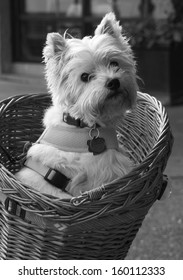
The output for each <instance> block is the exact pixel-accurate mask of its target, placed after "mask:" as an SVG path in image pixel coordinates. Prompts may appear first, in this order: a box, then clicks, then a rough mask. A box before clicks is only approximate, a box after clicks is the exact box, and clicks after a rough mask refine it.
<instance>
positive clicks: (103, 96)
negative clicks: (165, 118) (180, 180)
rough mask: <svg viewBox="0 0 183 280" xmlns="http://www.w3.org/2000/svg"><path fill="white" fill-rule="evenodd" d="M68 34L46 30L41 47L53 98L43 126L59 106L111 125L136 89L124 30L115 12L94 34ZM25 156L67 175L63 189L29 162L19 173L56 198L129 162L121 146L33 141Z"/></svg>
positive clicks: (115, 174) (113, 174)
mask: <svg viewBox="0 0 183 280" xmlns="http://www.w3.org/2000/svg"><path fill="white" fill-rule="evenodd" d="M66 37H68V35H66V34H65V35H64V36H61V35H60V34H59V33H50V34H48V35H47V41H46V45H45V47H44V50H43V57H44V61H45V63H46V79H47V83H48V88H49V90H50V93H51V95H52V101H53V105H52V106H51V107H50V108H49V109H48V110H47V111H46V113H45V116H44V125H45V127H46V128H47V127H49V126H59V125H60V124H61V123H62V119H63V112H66V113H69V114H70V115H71V116H72V117H74V118H76V119H78V118H79V119H81V120H83V121H84V122H85V123H86V124H87V125H88V127H92V126H93V125H94V124H96V123H98V124H99V125H100V126H102V127H106V126H112V127H115V125H116V123H117V122H118V121H119V119H120V120H121V119H122V118H123V116H124V115H125V113H126V112H127V111H128V110H130V109H131V108H132V107H134V106H135V103H136V93H137V83H136V65H135V61H134V57H133V53H132V50H131V47H130V45H129V43H128V39H127V38H126V36H124V35H122V27H121V26H120V25H119V23H118V22H117V21H116V19H115V16H114V14H113V13H109V14H107V15H106V16H105V17H104V18H103V20H102V21H101V23H100V24H99V25H98V26H97V28H96V30H95V35H94V36H93V37H84V38H83V39H82V40H80V39H76V38H72V37H71V36H70V37H69V38H66ZM117 63H118V64H117ZM83 73H88V74H89V75H90V76H89V79H88V81H83V80H82V79H81V75H82V74H83ZM113 79H118V81H119V82H120V87H119V88H118V89H115V90H114V89H111V88H109V86H108V84H109V82H110V81H111V80H113ZM62 125H66V126H67V125H68V124H65V123H62ZM27 156H28V157H32V158H34V159H35V160H39V161H41V162H42V164H43V165H46V166H48V167H50V168H54V169H56V170H59V171H61V172H62V173H63V174H65V175H66V176H67V177H69V178H71V181H70V183H69V184H68V186H67V188H66V190H67V192H62V191H61V190H59V189H58V188H56V187H54V186H52V185H50V184H49V183H48V182H46V181H45V180H44V179H43V177H41V176H40V175H39V174H37V173H36V172H35V171H33V170H31V169H29V168H27V167H24V168H23V169H22V170H21V171H20V172H18V174H17V177H18V178H19V179H20V180H21V181H23V182H24V183H26V184H28V185H30V186H32V187H33V188H36V189H38V190H39V191H40V192H42V193H46V194H51V195H53V196H56V197H59V198H70V197H71V196H78V195H80V194H81V193H82V192H84V191H87V190H91V189H93V188H95V187H98V186H101V185H102V184H105V183H109V182H111V181H113V180H114V179H117V178H119V177H123V176H124V175H125V174H126V173H127V172H129V171H130V170H131V168H132V163H131V162H130V160H129V159H128V158H127V157H126V156H125V153H124V151H123V148H120V151H117V150H114V149H109V150H107V151H105V152H103V153H101V154H99V155H93V154H92V153H73V152H64V151H61V150H58V149H56V148H55V147H51V146H47V145H45V144H34V145H33V146H32V147H31V148H30V149H29V151H28V155H27Z"/></svg>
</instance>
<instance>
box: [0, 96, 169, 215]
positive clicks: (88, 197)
mask: <svg viewBox="0 0 183 280" xmlns="http://www.w3.org/2000/svg"><path fill="white" fill-rule="evenodd" d="M137 96H138V98H137V99H138V100H137V102H145V103H147V104H148V103H149V102H152V103H153V104H154V106H155V107H156V108H157V111H158V112H159V114H160V115H161V116H162V119H163V122H164V125H163V127H162V134H161V136H160V137H159V140H158V141H157V143H156V144H155V145H154V147H153V148H152V150H151V152H150V153H149V154H148V155H147V157H146V158H145V160H144V161H143V162H142V163H141V164H139V165H138V166H136V167H135V168H134V169H133V170H132V171H131V172H130V173H128V174H127V175H125V176H124V177H123V178H119V179H116V180H115V181H113V182H110V183H108V184H105V185H103V186H99V187H96V189H94V190H92V191H88V192H86V193H84V194H82V195H81V196H79V197H77V198H74V199H73V200H71V201H70V200H62V199H58V198H53V197H50V196H48V195H45V194H41V193H39V192H35V190H33V189H32V188H30V187H29V186H26V185H23V184H20V182H18V181H17V180H16V178H15V176H14V175H13V174H11V172H9V171H8V170H7V169H6V168H5V167H4V166H2V165H0V171H1V173H2V172H3V176H4V177H6V176H10V177H11V178H12V180H13V184H14V187H15V188H17V189H20V185H21V186H22V187H23V190H22V192H23V193H24V195H25V197H27V198H28V197H29V196H30V197H32V198H34V199H35V200H36V201H39V202H40V200H41V201H42V205H43V208H44V207H45V206H46V205H48V206H49V207H51V206H54V207H56V209H57V210H58V208H59V207H60V206H61V207H63V209H65V208H67V207H71V206H73V207H76V206H77V208H78V207H79V209H80V210H83V209H85V208H86V207H88V206H87V205H88V203H90V206H91V202H92V205H93V206H92V207H94V208H95V206H98V205H99V204H100V205H101V204H103V203H104V205H105V204H106V201H108V200H109V198H110V196H111V193H113V192H115V193H117V194H118V195H119V192H120V191H121V190H123V191H124V190H125V191H129V190H130V189H131V186H130V183H131V184H132V185H133V184H134V182H135V180H137V179H139V180H140V179H142V178H143V179H144V177H145V176H149V172H150V171H149V170H148V167H149V163H150V162H151V166H152V160H153V162H154V163H156V160H157V157H158V156H159V154H158V152H159V148H160V145H161V142H162V141H163V142H166V143H170V146H172V142H173V140H172V134H171V131H170V125H169V120H168V115H167V112H166V110H165V108H164V107H163V106H162V104H161V102H160V101H158V100H157V99H156V98H155V97H153V96H150V95H149V94H147V93H142V92H138V93H137ZM32 98H48V100H49V99H50V95H49V94H48V93H40V94H38V93H34V94H29V95H17V96H13V97H9V98H7V99H5V100H2V101H1V102H0V106H1V108H0V110H1V111H2V110H3V111H4V110H5V109H6V108H7V106H11V105H13V104H14V103H16V102H20V101H21V102H24V101H25V102H27V100H29V99H32ZM161 153H162V155H163V150H162V151H161ZM142 167H143V169H147V171H146V173H144V174H141V171H142ZM139 174H140V175H139ZM7 180H8V179H7ZM129 182H130V183H129ZM121 186H123V187H121ZM6 193H8V192H7V191H6ZM11 193H12V191H10V194H9V195H10V196H12V197H13V198H15V197H16V195H17V198H18V200H19V201H22V203H23V202H25V200H24V199H22V198H21V197H20V194H19V193H17V191H15V192H14V193H13V195H12V194H11ZM27 198H26V199H27ZM28 200H29V199H28ZM46 208H47V207H46ZM41 212H42V211H41Z"/></svg>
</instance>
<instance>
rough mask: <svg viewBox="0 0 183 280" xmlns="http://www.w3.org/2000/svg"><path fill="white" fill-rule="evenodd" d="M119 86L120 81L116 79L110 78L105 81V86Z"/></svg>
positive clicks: (115, 87)
mask: <svg viewBox="0 0 183 280" xmlns="http://www.w3.org/2000/svg"><path fill="white" fill-rule="evenodd" d="M119 87H120V82H119V80H118V79H112V80H110V81H109V82H108V83H107V88H108V89H111V90H115V89H118V88H119Z"/></svg>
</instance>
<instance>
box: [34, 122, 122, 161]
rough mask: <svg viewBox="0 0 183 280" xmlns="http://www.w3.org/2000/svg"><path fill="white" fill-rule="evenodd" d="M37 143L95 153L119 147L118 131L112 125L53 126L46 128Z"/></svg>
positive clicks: (78, 151)
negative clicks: (97, 126)
mask: <svg viewBox="0 0 183 280" xmlns="http://www.w3.org/2000/svg"><path fill="white" fill-rule="evenodd" d="M37 143H40V144H47V145H51V146H53V147H56V148H57V149H59V150H62V151H65V152H77V153H88V152H91V153H93V155H98V154H101V153H103V152H104V151H105V150H107V149H116V150H118V148H119V146H118V140H117V135H116V131H115V129H114V128H111V127H99V128H96V127H94V128H89V127H85V128H78V127H73V126H65V125H59V126H51V127H49V128H47V129H45V131H44V132H43V133H42V135H41V136H40V138H39V139H38V141H37Z"/></svg>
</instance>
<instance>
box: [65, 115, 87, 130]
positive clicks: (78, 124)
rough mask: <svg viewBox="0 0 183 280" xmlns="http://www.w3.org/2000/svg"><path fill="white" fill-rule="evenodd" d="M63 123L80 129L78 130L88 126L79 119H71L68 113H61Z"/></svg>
mask: <svg viewBox="0 0 183 280" xmlns="http://www.w3.org/2000/svg"><path fill="white" fill-rule="evenodd" d="M63 122H65V123H67V124H69V125H74V126H76V127H80V128H83V127H87V126H88V125H87V124H86V123H85V122H84V121H82V120H81V119H75V118H73V117H71V116H70V115H69V113H63Z"/></svg>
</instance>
